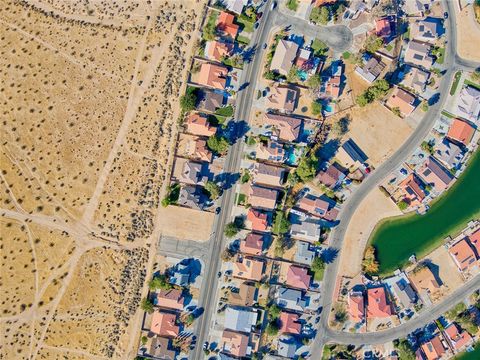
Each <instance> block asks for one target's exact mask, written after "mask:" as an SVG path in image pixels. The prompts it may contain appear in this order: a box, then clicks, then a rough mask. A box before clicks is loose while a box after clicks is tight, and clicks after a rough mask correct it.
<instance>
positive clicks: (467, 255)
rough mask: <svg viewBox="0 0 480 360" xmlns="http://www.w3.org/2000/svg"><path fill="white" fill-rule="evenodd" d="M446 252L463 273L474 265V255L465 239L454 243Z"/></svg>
mask: <svg viewBox="0 0 480 360" xmlns="http://www.w3.org/2000/svg"><path fill="white" fill-rule="evenodd" d="M448 251H449V252H450V254H451V255H452V256H453V259H454V260H455V263H456V264H457V266H458V268H459V270H460V271H465V270H467V269H469V268H470V267H472V266H473V265H474V264H475V260H476V256H475V253H474V252H473V249H472V247H471V246H470V244H469V243H468V242H467V240H465V239H462V240H460V241H458V242H457V243H455V244H454V245H453V246H452V247H451V248H450V249H448Z"/></svg>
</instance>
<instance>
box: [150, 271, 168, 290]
mask: <svg viewBox="0 0 480 360" xmlns="http://www.w3.org/2000/svg"><path fill="white" fill-rule="evenodd" d="M148 287H149V288H150V290H157V289H162V290H170V289H172V288H173V286H172V284H170V283H169V282H168V281H167V277H166V276H165V275H163V274H161V275H157V276H155V277H154V278H153V279H152V280H150V282H149V283H148Z"/></svg>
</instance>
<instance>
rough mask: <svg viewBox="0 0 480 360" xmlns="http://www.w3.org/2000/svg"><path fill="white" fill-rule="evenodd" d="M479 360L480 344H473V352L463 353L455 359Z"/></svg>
mask: <svg viewBox="0 0 480 360" xmlns="http://www.w3.org/2000/svg"><path fill="white" fill-rule="evenodd" d="M478 359H480V344H479V343H476V344H475V350H473V351H472V352H464V353H462V354H460V355H458V356H456V357H455V360H478Z"/></svg>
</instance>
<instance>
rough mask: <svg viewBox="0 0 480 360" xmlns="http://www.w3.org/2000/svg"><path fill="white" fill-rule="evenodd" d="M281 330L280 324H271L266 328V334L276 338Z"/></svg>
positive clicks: (275, 322)
mask: <svg viewBox="0 0 480 360" xmlns="http://www.w3.org/2000/svg"><path fill="white" fill-rule="evenodd" d="M279 330H280V327H279V326H278V322H277V321H274V322H269V323H268V325H267V327H266V328H265V333H266V334H267V335H268V336H276V335H277V334H278V332H279Z"/></svg>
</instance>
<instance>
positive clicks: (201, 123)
mask: <svg viewBox="0 0 480 360" xmlns="http://www.w3.org/2000/svg"><path fill="white" fill-rule="evenodd" d="M184 123H185V126H186V129H185V130H186V132H187V133H190V134H193V135H198V136H212V135H214V134H215V133H216V132H217V128H216V127H215V126H212V125H210V123H209V122H208V117H207V116H205V115H202V114H199V113H190V114H189V115H188V116H187V117H186V118H185V122H184Z"/></svg>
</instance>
